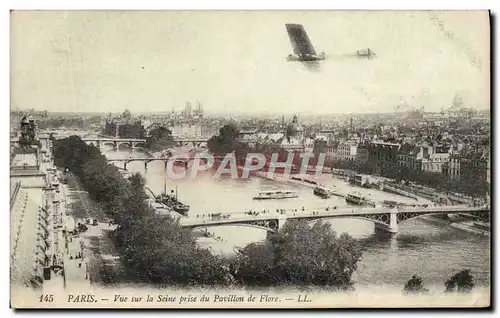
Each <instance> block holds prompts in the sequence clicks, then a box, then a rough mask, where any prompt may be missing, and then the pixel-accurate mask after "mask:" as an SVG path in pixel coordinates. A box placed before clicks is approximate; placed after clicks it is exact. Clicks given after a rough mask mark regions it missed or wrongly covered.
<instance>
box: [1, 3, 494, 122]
mask: <svg viewBox="0 0 500 318" xmlns="http://www.w3.org/2000/svg"><path fill="white" fill-rule="evenodd" d="M285 23H300V24H303V25H304V27H305V29H306V31H307V33H308V35H309V37H310V39H311V41H312V43H313V45H314V47H315V49H316V51H317V52H318V53H319V52H321V51H324V52H325V53H326V54H327V56H328V58H327V60H325V61H321V62H320V69H319V70H318V71H317V72H311V71H310V70H308V69H307V68H305V67H304V66H303V65H302V64H301V63H299V62H288V61H287V60H286V56H287V55H288V54H290V53H292V47H291V44H290V41H289V39H288V35H287V33H286V30H285ZM489 38H490V34H489V19H488V13H487V12H485V11H467V12H466V11H455V12H452V11H447V12H430V11H413V12H412V11H407V12H405V11H400V12H397V11H378V12H377V11H372V12H369V11H253V12H234V11H233V12H230V11H223V12H215V11H204V12H203V11H191V12H189V11H69V12H64V11H14V12H12V13H11V108H13V109H30V108H35V109H37V110H47V111H49V112H54V111H61V112H72V111H74V112H83V111H85V112H106V113H107V112H122V111H123V110H124V109H129V110H130V111H131V112H132V113H134V112H153V113H154V112H166V111H170V110H172V109H176V110H180V109H182V108H183V107H184V103H185V101H186V100H191V101H192V102H193V104H194V103H195V101H196V100H199V101H200V102H201V103H202V104H203V106H204V109H205V111H206V112H210V113H228V112H229V113H241V112H246V113H264V112H273V113H284V114H290V113H312V114H314V113H316V114H327V113H366V112H392V111H394V110H395V107H396V106H397V105H400V106H401V107H400V108H399V109H400V110H401V109H404V107H413V106H415V107H419V106H424V107H425V110H426V111H440V110H441V108H447V107H449V106H450V105H451V101H452V100H453V97H454V95H455V94H459V95H460V96H461V97H462V98H463V100H464V103H465V106H467V107H472V108H475V109H488V108H489V104H490V93H489V92H490V73H489V72H490V71H489V70H490V53H489V50H490V44H489ZM366 48H371V49H372V50H373V51H374V52H376V53H377V58H376V59H372V60H364V59H357V58H354V57H352V56H351V54H353V53H355V52H356V50H360V49H366ZM404 105H408V106H404Z"/></svg>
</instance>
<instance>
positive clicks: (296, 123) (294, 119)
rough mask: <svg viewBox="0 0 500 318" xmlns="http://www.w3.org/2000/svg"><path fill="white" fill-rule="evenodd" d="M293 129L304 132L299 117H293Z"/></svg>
mask: <svg viewBox="0 0 500 318" xmlns="http://www.w3.org/2000/svg"><path fill="white" fill-rule="evenodd" d="M292 127H293V130H294V131H295V132H302V131H303V129H302V126H301V125H300V124H299V121H298V119H297V115H295V116H293V120H292Z"/></svg>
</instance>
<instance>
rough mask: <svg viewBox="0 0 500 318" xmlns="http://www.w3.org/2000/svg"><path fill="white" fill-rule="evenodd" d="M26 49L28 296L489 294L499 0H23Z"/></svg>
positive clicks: (16, 87) (242, 304) (119, 304)
mask: <svg viewBox="0 0 500 318" xmlns="http://www.w3.org/2000/svg"><path fill="white" fill-rule="evenodd" d="M464 21H466V23H465V22H464ZM10 57H11V64H10V65H11V75H10V78H11V100H10V109H11V110H10V123H11V126H10V222H11V223H10V259H11V263H10V264H11V265H10V282H11V306H12V307H13V308H81V309H87V308H88V309H90V308H165V309H169V308H250V309H251V308H367V307H369V308H388V307H391V308H393V307H401V308H403V307H405V308H407V307H414V308H429V307H431V308H432V307H477V308H485V307H489V306H490V299H491V298H490V297H491V296H490V291H491V284H490V281H491V270H492V269H491V250H490V246H491V236H490V235H491V231H490V213H491V208H490V195H491V194H490V188H491V186H490V180H491V178H490V169H491V168H490V166H491V159H490V158H491V146H490V143H491V138H490V136H491V135H490V132H491V118H490V15H489V12H487V11H303V12H301V11H252V12H250V11H248V12H245V11H12V12H11V54H10Z"/></svg>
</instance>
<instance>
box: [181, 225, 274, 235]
mask: <svg viewBox="0 0 500 318" xmlns="http://www.w3.org/2000/svg"><path fill="white" fill-rule="evenodd" d="M228 226H241V227H250V228H254V229H259V230H264V231H266V232H268V233H276V231H277V230H276V229H272V228H270V227H266V226H262V225H256V224H248V223H222V224H210V223H208V224H201V225H196V226H194V227H190V229H192V230H196V229H203V228H209V227H228Z"/></svg>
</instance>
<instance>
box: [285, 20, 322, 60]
mask: <svg viewBox="0 0 500 318" xmlns="http://www.w3.org/2000/svg"><path fill="white" fill-rule="evenodd" d="M285 26H286V31H287V32H288V37H289V38H290V42H291V43H292V47H293V53H294V54H310V55H316V51H315V50H314V47H313V46H312V43H311V40H309V37H308V36H307V33H306V30H305V29H304V26H302V24H286V25H285Z"/></svg>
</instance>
